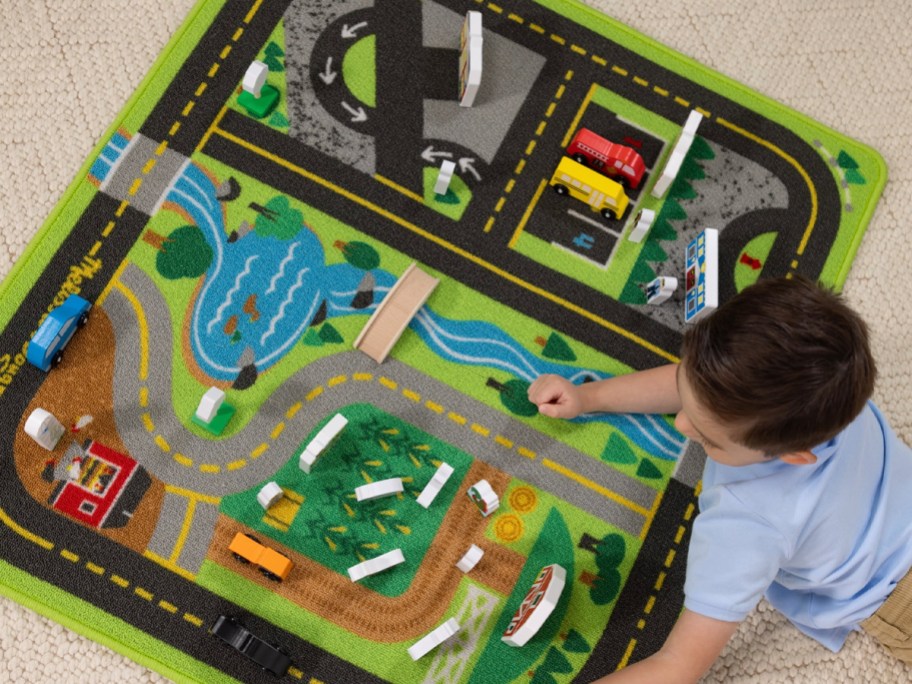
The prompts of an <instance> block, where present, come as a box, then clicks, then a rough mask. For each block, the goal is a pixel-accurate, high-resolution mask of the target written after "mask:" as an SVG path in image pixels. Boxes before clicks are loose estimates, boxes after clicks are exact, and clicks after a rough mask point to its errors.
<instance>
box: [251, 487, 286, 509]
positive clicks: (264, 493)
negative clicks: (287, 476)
mask: <svg viewBox="0 0 912 684" xmlns="http://www.w3.org/2000/svg"><path fill="white" fill-rule="evenodd" d="M283 496H285V492H283V491H282V488H281V487H279V485H278V483H277V482H267V483H266V484H264V485H263V488H262V489H261V490H260V493H259V494H257V503H259V504H260V506H262V507H263V510H267V511H268V510H269V507H270V506H272V505H273V504H275V503H276V502H278V501H279V500H280V499H281V498H282V497H283Z"/></svg>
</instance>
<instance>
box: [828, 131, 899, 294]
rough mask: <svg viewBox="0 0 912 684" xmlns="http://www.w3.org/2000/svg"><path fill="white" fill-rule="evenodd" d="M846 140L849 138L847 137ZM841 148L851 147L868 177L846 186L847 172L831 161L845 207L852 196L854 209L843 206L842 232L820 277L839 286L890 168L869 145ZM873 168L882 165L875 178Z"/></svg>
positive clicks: (843, 281)
mask: <svg viewBox="0 0 912 684" xmlns="http://www.w3.org/2000/svg"><path fill="white" fill-rule="evenodd" d="M842 142H845V141H844V140H843V141H842ZM838 149H839V151H842V150H843V149H845V150H849V149H851V151H850V154H851V155H852V157H853V158H854V159H855V161H857V162H858V163H859V166H860V168H862V169H864V170H865V171H864V172H863V173H862V177H863V178H864V180H865V182H864V184H853V183H850V184H849V187H848V189H847V190H846V189H843V187H842V184H843V181H844V180H845V174H844V173H840V171H841V169H837V167H835V166H833V165H832V164H830V170H831V171H832V172H833V178H834V181H835V182H836V186H837V187H838V188H839V193H840V198H841V200H842V203H843V207H845V204H846V203H847V202H849V200H851V205H852V207H853V210H852V212H848V211H846V210H845V208H843V211H842V214H841V218H840V222H839V232H838V233H837V235H836V240H835V241H834V243H833V247H832V248H831V249H830V253H829V254H828V255H827V260H826V263H825V264H824V267H823V270H822V271H821V275H820V280H822V281H823V282H825V283H828V284H831V285H833V286H834V287H836V288H837V289H841V288H842V286H843V285H844V284H845V279H846V278H847V277H848V275H849V269H850V268H851V265H852V261H854V259H855V254H856V253H857V252H858V248H859V246H860V245H861V240H862V238H863V237H864V233H865V231H864V230H859V229H858V226H865V227H866V226H867V224H868V222H869V221H870V220H871V217H872V216H873V214H874V210H875V209H876V208H877V200H878V198H879V197H880V194H881V192H883V187H884V184H885V183H886V180H887V170H886V166H885V164H884V162H883V159H882V158H881V157H880V156H879V155H877V153H876V152H873V151H872V150H870V149H869V148H867V147H863V146H861V147H859V146H854V147H851V148H850V146H849V145H845V146H844V147H841V148H838ZM827 152H829V153H830V155H838V152H837V149H836V148H827ZM823 156H824V158H827V155H826V154H823ZM871 168H878V170H879V172H880V173H879V175H877V176H875V177H874V178H868V177H867V175H866V174H867V173H869V172H868V171H867V170H868V169H871ZM847 191H848V192H849V193H850V195H848V196H847V195H846V194H845V193H846V192H847ZM859 208H862V210H863V211H861V213H859Z"/></svg>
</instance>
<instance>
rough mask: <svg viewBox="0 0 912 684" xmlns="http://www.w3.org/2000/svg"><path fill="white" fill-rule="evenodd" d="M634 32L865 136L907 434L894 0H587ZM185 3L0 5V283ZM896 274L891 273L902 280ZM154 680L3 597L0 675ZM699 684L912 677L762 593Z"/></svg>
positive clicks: (900, 49) (908, 155)
mask: <svg viewBox="0 0 912 684" xmlns="http://www.w3.org/2000/svg"><path fill="white" fill-rule="evenodd" d="M588 1H589V3H590V4H592V5H593V6H595V7H597V8H599V9H601V10H602V11H604V12H606V13H608V14H610V15H612V16H614V17H615V18H617V19H619V20H621V21H623V22H625V23H627V24H628V25H630V26H632V27H634V28H636V29H638V30H639V31H641V32H643V33H645V34H647V35H649V36H651V37H653V38H655V39H657V40H659V41H661V42H663V43H665V44H666V45H668V46H670V47H673V48H675V49H677V50H678V51H680V52H683V53H684V54H686V55H689V56H690V57H693V58H694V59H696V60H698V61H700V62H702V63H704V64H706V65H708V66H711V67H713V68H715V69H717V70H718V71H720V72H722V73H724V74H726V75H728V76H730V77H732V78H734V79H735V80H738V81H741V82H742V83H744V84H746V85H748V86H750V87H752V88H754V89H756V90H759V91H760V92H762V93H765V94H766V95H768V96H770V97H771V98H773V99H776V100H778V101H780V102H782V103H785V104H787V105H789V106H791V107H793V108H795V109H797V110H798V111H800V112H803V113H805V114H807V115H808V116H810V117H812V118H814V119H817V120H819V121H822V122H824V123H826V124H828V125H830V126H832V127H833V128H835V129H837V130H839V131H841V132H843V133H845V134H847V135H849V136H852V137H854V138H856V139H858V140H860V141H862V142H865V143H868V144H869V145H871V146H873V147H874V148H876V149H877V150H879V151H880V152H881V154H882V155H883V156H884V158H885V159H886V162H887V165H888V167H889V169H890V181H889V183H888V184H887V187H886V190H885V192H884V195H883V199H882V200H881V203H880V206H879V208H878V210H877V212H876V214H875V215H874V219H873V222H872V224H871V227H870V228H869V230H868V234H867V236H866V237H865V240H864V242H863V243H862V246H861V249H860V251H859V253H858V257H857V259H856V261H855V264H854V266H853V268H852V272H851V274H850V275H849V279H848V282H847V283H846V287H845V291H846V294H847V296H848V298H849V300H850V302H851V303H852V304H853V305H854V306H855V307H856V308H858V309H859V310H860V311H861V312H862V313H863V314H864V315H865V317H866V319H867V320H868V322H869V323H870V325H871V328H872V330H873V333H874V348H875V352H876V355H877V358H878V362H879V365H880V371H881V374H880V380H879V383H878V387H877V391H876V399H877V401H878V403H879V404H880V406H881V407H882V408H883V409H884V410H885V412H886V414H887V416H888V417H889V418H890V420H891V421H892V423H893V425H894V426H895V427H896V429H897V430H898V431H899V433H900V434H901V435H902V436H903V437H904V438H905V440H906V441H907V442H912V354H910V353H909V351H908V348H907V347H906V346H905V342H906V341H907V338H906V337H905V335H906V334H908V321H909V319H910V318H912V304H910V297H909V296H908V295H903V294H902V292H903V288H904V287H905V285H904V282H905V281H904V280H902V279H900V280H899V281H897V280H895V279H896V278H898V277H899V276H900V275H902V274H903V273H904V272H906V268H907V265H908V264H909V263H910V262H912V233H910V231H912V150H910V149H909V146H910V145H912V50H910V47H909V45H910V44H909V36H908V27H909V26H912V5H909V4H908V3H907V2H905V0H830V1H828V2H821V1H819V0H796V1H794V2H788V1H787V0H726V1H724V2H723V1H722V0H637V1H636V2H633V3H627V4H626V6H624V4H623V3H618V2H609V1H608V0H588ZM192 5H193V0H145V1H144V2H132V3H128V2H125V1H124V0H92V1H91V2H90V1H89V0H5V1H4V2H3V9H2V13H0V61H2V63H3V65H4V67H3V70H2V74H3V75H2V77H0V90H2V92H3V93H4V97H3V100H2V104H0V157H2V159H3V161H4V172H3V173H2V174H0V245H2V247H0V278H2V277H3V276H5V275H6V274H7V273H8V272H9V269H10V267H11V266H12V264H13V262H14V261H15V260H16V259H17V258H18V257H19V255H20V254H22V252H23V250H24V249H25V246H26V244H27V243H28V242H29V240H30V239H31V238H32V236H33V235H34V234H35V232H36V231H37V230H38V228H39V227H40V226H41V224H42V222H43V221H44V219H45V218H46V216H47V215H48V213H49V212H50V211H51V209H52V208H53V206H54V205H55V203H56V202H57V200H58V199H59V198H60V196H61V194H62V193H63V191H64V189H65V188H66V186H67V184H68V183H69V182H70V180H71V179H72V176H73V174H74V173H75V172H76V170H77V169H78V168H79V166H80V165H81V164H82V162H83V160H84V159H85V157H86V155H87V154H88V153H89V151H90V150H91V148H92V147H93V146H94V145H95V143H96V142H97V141H98V139H99V137H100V136H101V134H102V132H103V131H104V130H105V129H106V128H107V126H108V124H109V123H110V122H111V121H112V120H113V119H114V117H115V115H116V114H117V112H118V111H119V110H120V108H121V107H122V105H123V104H124V102H125V101H126V100H127V98H128V97H129V95H130V94H131V93H132V92H133V90H134V89H135V87H136V86H137V84H138V83H139V81H140V79H141V78H142V76H143V75H144V74H145V73H146V71H147V70H148V69H149V67H150V65H151V64H152V62H153V61H154V59H155V57H156V55H157V54H158V52H159V50H160V49H161V48H162V46H163V45H164V44H165V42H166V41H167V39H168V37H169V36H170V35H171V33H172V32H173V31H174V30H175V29H176V28H177V27H178V26H179V25H180V22H181V20H182V19H183V17H184V15H185V14H186V13H187V12H188V11H189V9H190V8H191V6H192ZM903 277H905V276H903ZM57 680H62V681H68V682H161V681H165V680H164V679H163V678H162V677H160V676H159V675H157V674H155V673H152V672H149V671H147V670H146V669H145V668H143V667H141V666H139V665H136V664H135V663H132V662H131V661H129V660H127V659H125V658H123V657H122V656H120V655H117V654H115V653H112V652H111V651H109V650H108V649H106V648H104V647H102V646H99V645H97V644H95V643H93V642H91V641H89V640H87V639H85V638H83V637H80V636H77V635H75V634H73V633H72V632H70V631H68V630H66V629H65V628H63V627H61V626H59V625H57V624H56V623H52V622H50V621H48V620H46V619H44V618H42V617H40V616H38V615H36V614H35V613H32V612H31V611H29V610H27V609H25V608H22V607H20V606H18V605H17V604H15V603H13V602H11V601H9V600H7V599H5V598H0V681H15V682H54V681H57ZM704 681H705V682H731V683H733V684H748V683H749V682H764V683H766V682H771V683H775V682H802V683H809V684H815V683H823V682H826V683H827V684H829V683H831V682H870V683H874V682H876V683H878V684H891V683H893V682H908V681H912V668H910V667H904V666H902V665H900V664H898V663H896V662H895V661H893V660H892V659H891V658H890V657H889V656H887V655H885V654H884V653H882V652H881V650H880V649H879V647H878V646H877V645H876V644H874V643H873V642H872V641H871V640H870V639H868V638H867V637H866V636H864V635H862V634H856V635H853V636H852V637H851V638H850V639H849V642H848V644H847V645H846V647H845V648H844V649H843V651H842V652H841V653H839V654H832V653H830V652H828V651H827V650H825V649H824V648H823V647H821V646H819V645H817V644H816V643H815V642H813V641H812V640H810V639H807V638H805V637H803V636H802V635H801V634H799V633H798V632H797V631H796V630H795V629H794V628H792V627H791V626H790V625H789V624H787V623H786V621H785V620H784V619H783V618H782V617H781V616H779V615H778V614H777V613H775V612H774V611H773V610H772V609H771V608H770V607H769V606H767V605H766V604H761V605H760V607H759V608H758V610H757V611H755V612H754V614H752V615H751V616H750V618H749V619H748V620H747V621H746V622H745V623H744V625H742V627H741V629H740V630H739V631H738V633H737V635H736V636H735V638H734V640H733V641H732V642H731V644H730V645H729V646H728V648H727V649H726V651H725V653H724V654H723V656H722V658H721V659H720V660H719V662H717V663H716V666H715V667H714V668H713V670H712V671H711V672H710V674H709V675H707V677H706V678H705V679H704Z"/></svg>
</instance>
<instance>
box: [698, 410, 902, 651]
mask: <svg viewBox="0 0 912 684" xmlns="http://www.w3.org/2000/svg"><path fill="white" fill-rule="evenodd" d="M812 451H813V452H814V454H816V456H817V462H816V463H814V464H812V465H791V464H788V463H784V462H782V461H780V460H778V459H775V460H771V461H769V462H764V463H757V464H754V465H750V466H742V467H732V466H725V465H721V464H719V463H716V462H715V461H713V460H711V459H707V460H706V466H705V468H704V471H703V492H702V493H701V494H700V514H699V515H698V516H697V518H696V520H695V521H694V527H693V532H692V535H691V540H690V549H689V551H688V557H687V578H686V580H685V583H684V595H685V599H684V605H685V606H686V607H687V608H688V609H689V610H692V611H693V612H695V613H700V614H701V615H706V616H709V617H712V618H716V619H717V620H726V621H732V622H737V621H740V620H743V619H744V618H745V617H746V616H747V614H748V613H749V612H750V611H751V610H753V608H754V607H755V606H756V605H757V602H758V601H759V600H760V597H761V596H762V595H763V594H764V593H765V595H766V597H767V599H768V600H769V602H770V603H771V604H772V605H773V606H774V607H775V608H777V609H778V610H780V611H781V612H782V613H783V614H784V615H785V616H786V617H787V618H788V619H789V620H790V621H791V622H792V623H794V625H795V626H796V627H797V628H798V629H800V630H801V631H802V632H804V633H805V634H807V635H808V636H811V637H813V638H814V639H816V640H817V641H819V642H820V643H822V644H823V645H824V646H826V647H827V648H829V649H831V650H833V651H838V650H839V649H840V648H841V647H842V645H843V643H844V642H845V639H846V637H847V636H848V634H849V632H851V631H852V630H854V629H857V628H858V623H859V622H861V621H862V620H864V619H865V618H867V617H869V616H870V615H872V614H873V613H874V611H875V610H877V608H879V607H880V605H881V604H882V603H883V601H884V600H885V599H886V598H887V596H888V595H889V594H890V592H891V591H892V590H893V587H894V586H895V585H896V583H897V582H898V581H899V580H900V579H902V578H903V577H904V576H905V574H906V572H907V571H908V570H909V568H910V567H912V449H910V448H909V447H908V446H906V445H905V444H904V443H903V442H902V441H901V440H900V439H899V438H898V437H897V436H896V434H895V433H894V432H893V430H892V429H891V428H890V426H889V425H888V424H887V422H886V419H885V418H884V417H883V415H882V414H881V413H880V411H879V410H878V409H877V407H875V406H874V404H872V403H870V402H869V403H868V405H867V406H866V407H865V409H864V410H863V411H862V412H861V414H860V415H859V416H858V418H856V419H855V420H854V421H853V422H852V423H851V424H850V425H849V426H848V427H847V428H846V429H845V430H843V431H842V432H841V433H840V434H839V435H837V436H836V437H835V438H833V439H831V440H830V441H829V442H826V443H825V444H821V445H819V446H818V447H815V448H814V449H813V450H812Z"/></svg>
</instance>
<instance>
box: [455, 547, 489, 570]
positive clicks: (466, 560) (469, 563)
mask: <svg viewBox="0 0 912 684" xmlns="http://www.w3.org/2000/svg"><path fill="white" fill-rule="evenodd" d="M483 555H484V549H482V548H481V547H480V546H476V545H475V544H472V545H471V546H470V547H469V550H468V551H466V552H465V555H463V557H462V558H460V559H459V562H458V563H456V567H457V568H459V569H460V570H462V571H463V572H469V570H471V569H472V568H474V567H475V566H476V565H478V561H480V560H481V557H482V556H483Z"/></svg>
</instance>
